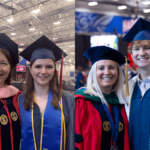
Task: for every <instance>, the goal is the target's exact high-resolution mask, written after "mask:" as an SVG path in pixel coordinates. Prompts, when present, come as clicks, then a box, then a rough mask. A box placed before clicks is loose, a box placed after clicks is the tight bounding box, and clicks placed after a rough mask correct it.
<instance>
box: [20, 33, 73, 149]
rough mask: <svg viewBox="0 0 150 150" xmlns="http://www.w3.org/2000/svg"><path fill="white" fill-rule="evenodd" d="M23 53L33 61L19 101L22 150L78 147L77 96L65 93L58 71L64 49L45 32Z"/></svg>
mask: <svg viewBox="0 0 150 150" xmlns="http://www.w3.org/2000/svg"><path fill="white" fill-rule="evenodd" d="M20 55H21V56H22V57H24V58H25V59H27V60H28V61H30V66H29V69H28V72H27V77H26V83H25V87H24V90H23V94H21V95H20V96H19V100H18V103H19V110H20V115H21V141H20V143H21V147H20V150H34V149H36V150H41V149H42V150H46V149H47V150H74V149H75V146H74V107H75V106H74V97H73V96H71V95H70V94H67V93H64V92H62V90H61V89H60V87H59V84H58V77H57V71H56V61H58V60H60V59H61V56H62V50H61V49H60V48H59V47H58V46H56V45H55V44H54V43H53V42H51V41H50V40H49V39H48V38H47V37H46V36H44V35H43V36H42V37H41V38H39V39H38V40H36V41H35V42H34V43H32V44H31V45H30V46H28V47H27V48H26V49H25V50H24V51H22V52H21V53H20Z"/></svg>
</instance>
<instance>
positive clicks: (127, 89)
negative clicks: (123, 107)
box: [125, 56, 129, 96]
mask: <svg viewBox="0 0 150 150" xmlns="http://www.w3.org/2000/svg"><path fill="white" fill-rule="evenodd" d="M125 60H126V63H125V76H126V96H129V85H128V59H127V57H126V56H125Z"/></svg>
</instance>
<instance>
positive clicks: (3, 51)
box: [0, 48, 13, 85]
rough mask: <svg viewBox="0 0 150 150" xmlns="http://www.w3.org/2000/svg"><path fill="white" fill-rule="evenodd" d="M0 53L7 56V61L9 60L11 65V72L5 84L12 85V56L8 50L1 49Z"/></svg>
mask: <svg viewBox="0 0 150 150" xmlns="http://www.w3.org/2000/svg"><path fill="white" fill-rule="evenodd" d="M0 53H2V54H4V55H5V57H6V59H7V60H8V63H9V65H10V72H9V75H8V77H7V79H6V80H5V84H7V85H10V84H11V70H12V68H13V66H12V60H11V56H10V54H9V52H8V51H7V50H5V49H2V48H0Z"/></svg>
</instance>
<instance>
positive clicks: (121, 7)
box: [118, 5, 127, 10]
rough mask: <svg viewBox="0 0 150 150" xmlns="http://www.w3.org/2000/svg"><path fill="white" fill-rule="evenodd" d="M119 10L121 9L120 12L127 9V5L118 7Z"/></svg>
mask: <svg viewBox="0 0 150 150" xmlns="http://www.w3.org/2000/svg"><path fill="white" fill-rule="evenodd" d="M118 9H119V10H123V9H127V6H125V5H122V6H118Z"/></svg>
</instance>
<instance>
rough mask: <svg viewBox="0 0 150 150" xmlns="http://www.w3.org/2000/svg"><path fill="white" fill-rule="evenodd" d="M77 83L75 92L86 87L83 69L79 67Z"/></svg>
mask: <svg viewBox="0 0 150 150" xmlns="http://www.w3.org/2000/svg"><path fill="white" fill-rule="evenodd" d="M75 78H76V82H75V90H77V89H79V88H80V87H82V86H84V85H85V81H84V77H83V74H82V67H81V66H78V67H77V69H76V75H75Z"/></svg>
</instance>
